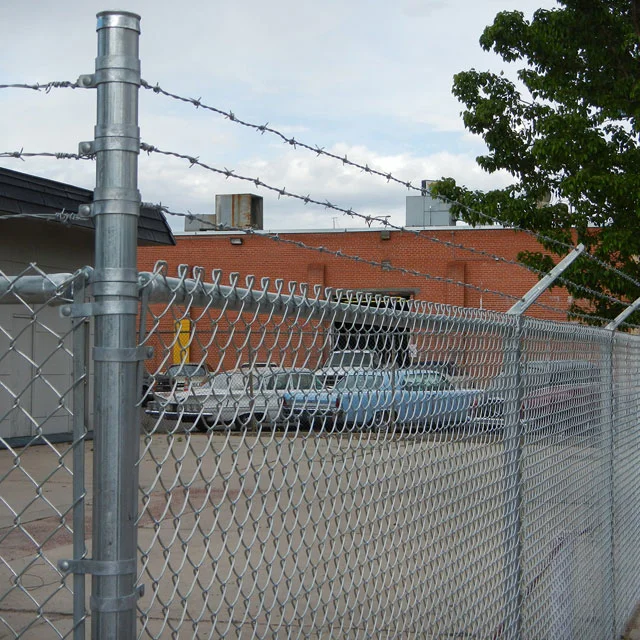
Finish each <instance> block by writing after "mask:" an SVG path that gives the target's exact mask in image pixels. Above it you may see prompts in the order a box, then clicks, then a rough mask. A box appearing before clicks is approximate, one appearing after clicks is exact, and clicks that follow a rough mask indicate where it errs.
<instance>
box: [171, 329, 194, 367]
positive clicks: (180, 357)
mask: <svg viewBox="0 0 640 640" xmlns="http://www.w3.org/2000/svg"><path fill="white" fill-rule="evenodd" d="M175 328H176V341H175V342H174V344H173V364H179V363H180V362H189V361H190V360H191V342H190V338H191V320H189V319H185V320H178V321H177V322H176V325H175Z"/></svg>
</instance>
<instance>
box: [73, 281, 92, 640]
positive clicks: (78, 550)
mask: <svg viewBox="0 0 640 640" xmlns="http://www.w3.org/2000/svg"><path fill="white" fill-rule="evenodd" d="M88 275H89V274H88V272H87V270H85V272H84V273H83V275H82V276H81V277H80V278H78V279H77V280H76V281H75V282H74V283H73V303H74V305H80V304H84V302H85V295H86V280H87V279H88ZM89 338H90V331H89V323H88V321H87V319H86V318H82V317H78V318H74V319H73V382H74V387H73V560H74V561H81V560H84V558H85V556H86V555H87V547H86V543H85V513H86V510H85V498H86V484H85V453H84V445H85V437H86V435H87V425H88V423H89V369H90V365H89ZM85 618H86V611H85V575H84V574H83V573H80V572H78V573H74V574H73V637H74V640H84V638H85Z"/></svg>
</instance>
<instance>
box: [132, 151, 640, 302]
mask: <svg viewBox="0 0 640 640" xmlns="http://www.w3.org/2000/svg"><path fill="white" fill-rule="evenodd" d="M141 149H142V150H143V151H146V152H148V153H159V154H162V155H167V156H173V157H176V158H179V159H184V160H187V161H188V162H189V163H190V164H191V165H192V166H193V165H197V166H199V167H202V168H204V169H207V170H209V171H212V172H214V173H218V174H221V175H224V176H225V177H226V178H235V179H237V180H242V181H246V182H251V183H253V184H254V185H255V186H257V187H263V188H265V189H267V190H270V191H272V192H275V193H277V194H278V197H281V196H286V197H290V198H294V199H297V200H301V201H303V202H304V204H309V203H311V204H316V205H320V206H322V207H325V208H329V209H333V210H335V211H339V212H341V213H343V214H345V215H348V216H350V217H355V218H360V219H363V220H365V222H367V223H369V222H373V221H377V222H380V223H381V224H382V225H384V226H385V227H387V228H391V229H394V230H396V231H402V232H403V233H408V234H411V235H415V236H417V237H419V238H422V239H425V240H428V241H430V242H433V243H435V244H439V245H443V246H446V247H448V248H454V249H460V250H461V251H467V252H470V253H473V254H475V255H480V256H482V257H485V258H490V259H492V260H494V261H497V262H501V263H503V264H509V265H514V266H518V267H520V268H522V269H526V270H527V271H530V272H531V273H534V274H536V275H538V276H545V275H547V273H546V272H545V271H542V270H541V269H537V268H536V267H532V266H530V265H527V264H524V263H522V262H519V261H517V260H510V259H508V258H505V257H504V256H498V255H496V254H493V253H490V252H488V251H484V250H483V249H476V248H474V247H469V246H468V245H465V244H462V243H456V242H451V241H449V240H443V239H441V238H436V237H434V236H430V235H427V232H425V231H420V230H416V229H408V228H406V227H402V226H398V225H395V224H393V223H391V222H389V221H388V220H386V219H380V218H379V217H376V216H369V215H366V214H362V213H358V212H357V211H354V210H353V209H345V208H343V207H339V206H337V205H334V204H332V203H331V202H329V201H324V202H322V201H320V200H315V199H314V198H311V196H301V195H299V194H295V193H292V192H290V191H287V190H286V189H285V188H282V189H281V188H278V187H273V186H271V185H269V184H267V183H265V182H264V181H262V180H260V179H259V178H251V177H247V176H241V175H239V174H237V173H235V172H234V171H232V170H231V169H218V168H216V167H212V166H210V165H208V164H206V163H203V162H201V161H200V160H199V159H198V158H196V157H193V156H187V155H184V154H181V153H177V152H174V151H163V150H161V149H158V148H157V147H154V146H152V145H148V144H146V143H142V144H141ZM581 255H584V254H581ZM558 281H559V282H562V283H563V284H564V285H565V286H567V285H570V286H572V287H574V288H575V289H577V290H579V291H582V292H584V293H587V294H589V295H591V296H593V297H596V298H600V299H604V300H608V301H609V302H613V303H615V304H621V305H623V306H629V303H627V302H624V301H623V300H620V299H618V298H615V297H613V296H610V295H608V294H606V293H602V292H600V291H596V290H594V289H591V288H589V287H586V286H584V285H581V284H578V283H575V282H572V281H571V280H568V279H566V278H558ZM639 286H640V283H639Z"/></svg>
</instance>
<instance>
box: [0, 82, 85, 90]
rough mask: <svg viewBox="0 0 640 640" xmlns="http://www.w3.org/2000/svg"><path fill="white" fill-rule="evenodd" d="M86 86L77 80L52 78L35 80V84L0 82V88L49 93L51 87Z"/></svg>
mask: <svg viewBox="0 0 640 640" xmlns="http://www.w3.org/2000/svg"><path fill="white" fill-rule="evenodd" d="M86 88H87V87H83V86H82V85H80V84H78V83H77V82H71V81H69V80H54V81H53V82H45V83H44V84H40V83H39V82H36V83H35V84H25V83H15V84H0V89H32V90H33V91H44V92H45V93H49V92H50V91H51V89H86Z"/></svg>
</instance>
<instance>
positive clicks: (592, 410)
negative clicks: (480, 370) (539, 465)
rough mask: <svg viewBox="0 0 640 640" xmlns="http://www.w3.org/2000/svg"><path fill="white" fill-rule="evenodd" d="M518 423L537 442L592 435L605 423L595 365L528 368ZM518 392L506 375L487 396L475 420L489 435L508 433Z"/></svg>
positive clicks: (531, 364) (550, 363) (544, 363)
mask: <svg viewBox="0 0 640 640" xmlns="http://www.w3.org/2000/svg"><path fill="white" fill-rule="evenodd" d="M521 384H522V392H521V397H520V402H519V410H518V419H519V420H521V422H522V425H523V429H524V431H525V433H526V434H528V435H529V436H531V437H536V436H543V435H549V434H562V435H570V434H576V433H579V432H582V433H587V432H588V433H590V434H591V432H592V427H593V426H594V425H595V424H596V423H597V421H598V420H599V419H600V416H601V411H602V402H601V394H602V388H601V384H600V379H599V371H598V368H597V366H596V365H595V364H593V363H591V362H588V361H583V360H533V361H528V362H526V363H524V365H523V367H522V375H521ZM517 393H518V390H517V389H516V388H515V385H514V383H513V382H512V381H511V380H510V379H509V377H508V376H507V375H506V374H505V372H501V373H500V374H499V375H498V376H497V377H496V378H495V379H494V380H493V381H492V382H491V384H490V385H489V386H488V387H487V389H486V390H485V391H484V392H483V393H482V395H481V397H480V398H479V400H478V402H477V404H476V405H475V407H474V409H473V415H472V419H473V420H474V422H475V423H476V424H478V426H479V427H481V428H485V429H502V428H503V426H504V424H505V421H506V419H507V417H508V416H507V412H508V410H509V406H510V404H511V405H512V406H513V403H518V399H517Z"/></svg>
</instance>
